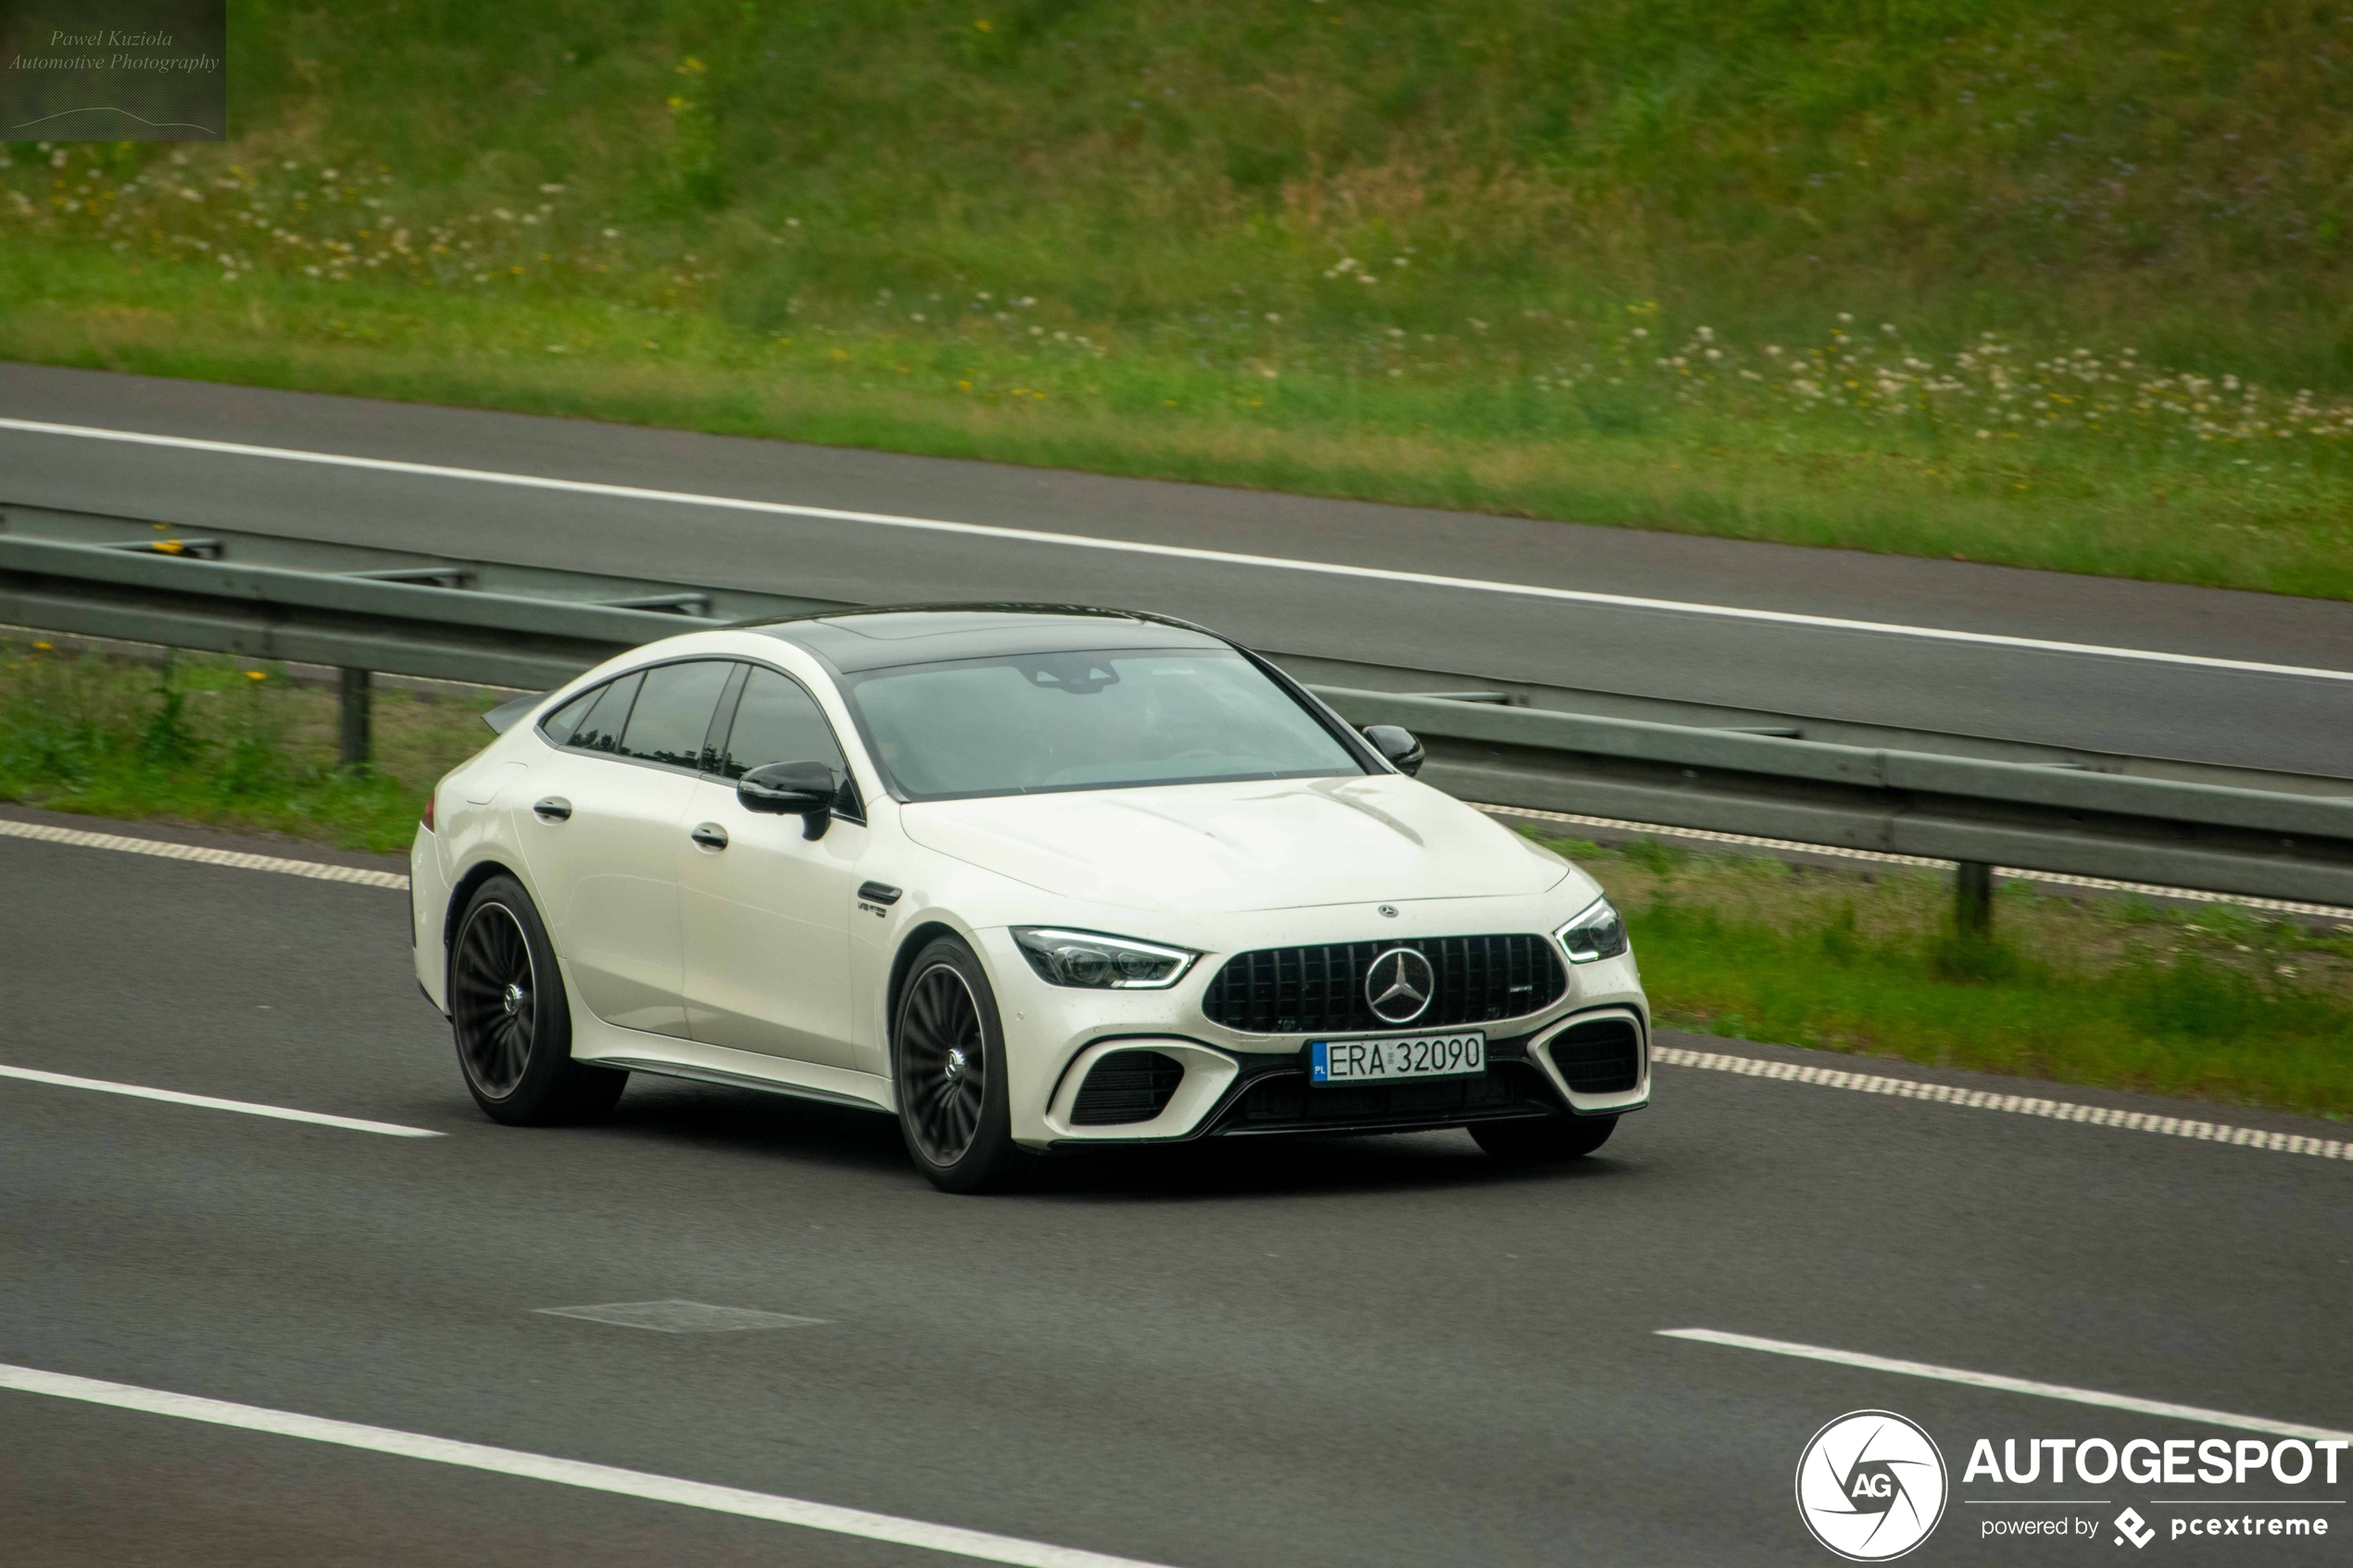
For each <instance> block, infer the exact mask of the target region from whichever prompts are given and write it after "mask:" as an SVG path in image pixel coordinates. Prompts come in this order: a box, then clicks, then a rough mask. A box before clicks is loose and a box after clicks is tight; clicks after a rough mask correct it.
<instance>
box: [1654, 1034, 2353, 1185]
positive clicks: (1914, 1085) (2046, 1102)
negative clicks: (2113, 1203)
mask: <svg viewBox="0 0 2353 1568" xmlns="http://www.w3.org/2000/svg"><path fill="white" fill-rule="evenodd" d="M1651 1058H1652V1060H1655V1061H1663V1062H1666V1063H1667V1065H1668V1066H1670V1067H1697V1068H1702V1069H1705V1071H1707V1072H1710V1073H1740V1074H1741V1075H1742V1076H1743V1077H1748V1078H1775V1079H1779V1080H1780V1081H1781V1082H1783V1083H1790V1084H1812V1085H1816V1086H1817V1087H1819V1088H1825V1089H1849V1090H1852V1091H1854V1092H1855V1093H1856V1094H1865V1095H1892V1096H1894V1098H1897V1099H1923V1100H1930V1101H1932V1102H1934V1103H1936V1104H1938V1105H1957V1106H1959V1107H1961V1108H1962V1109H1964V1110H2007V1111H2008V1112H2010V1113H2011V1114H2012V1115H2016V1116H2046V1117H2049V1118H2050V1119H2051V1120H2053V1121H2055V1122H2082V1123H2086V1124H2088V1125H2090V1126H2094V1127H2120V1128H2122V1129H2123V1130H2124V1131H2126V1132H2131V1133H2156V1134H2159V1135H2162V1136H2165V1137H2171V1138H2195V1139H2196V1140H2198V1141H2199V1142H2201V1143H2223V1144H2231V1145H2233V1146H2234V1147H2236V1148H2256V1149H2262V1150H2264V1151H2266V1152H2268V1153H2271V1154H2309V1155H2310V1156H2312V1157H2313V1158H2314V1159H2316V1160H2353V1144H2348V1143H2347V1142H2345V1141H2344V1140H2342V1139H2338V1138H2315V1137H2308V1136H2307V1135H2304V1134H2302V1133H2271V1132H2266V1131H2264V1130H2263V1129H2262V1128H2260V1127H2233V1126H2231V1125H2230V1124H2228V1123H2221V1122H2196V1121H2192V1120H2191V1119H2190V1118H2188V1117H2185V1116H2158V1115H2154V1114H2152V1113H2150V1112H2148V1111H2145V1110H2116V1109H2115V1108H2113V1107H2111V1106H2105V1105H2082V1104H2078V1103H2076V1102H2074V1101H2071V1100H2062V1099H2038V1098H2034V1097H2032V1096H2031V1095H2005V1094H1996V1093H1994V1091H1993V1090H1991V1089H1963V1088H1957V1087H1955V1086H1954V1085H1951V1084H1927V1083H1922V1082H1921V1081H1920V1080H1919V1079H1917V1078H1888V1077H1883V1076H1881V1074H1879V1073H1848V1072H1845V1071H1843V1070H1842V1069H1840V1068H1836V1067H1816V1066H1812V1065H1810V1064H1809V1065H1803V1066H1801V1065H1800V1064H1799V1063H1797V1062H1794V1061H1771V1060H1766V1059H1765V1058H1763V1057H1754V1056H1728V1055H1725V1054H1723V1053H1722V1052H1719V1051H1694V1050H1687V1049H1685V1048H1684V1047H1681V1046H1656V1045H1655V1046H1653V1047H1651Z"/></svg>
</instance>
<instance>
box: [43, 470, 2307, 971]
mask: <svg viewBox="0 0 2353 1568" xmlns="http://www.w3.org/2000/svg"><path fill="white" fill-rule="evenodd" d="M0 521H5V526H6V530H7V532H6V533H0V622H5V623H10V624H15V625H19V626H28V627H38V628H43V629H46V630H54V631H57V632H67V633H81V634H84V635H90V636H99V637H109V638H119V639H122V640H126V641H134V642H143V643H156V644H163V645H165V646H176V647H187V648H198V649H207V650H211V651H215V652H221V653H231V654H236V655H240V656H243V657H245V658H252V659H286V660H291V661H298V662H304V663H313V664H325V665H333V666H337V667H340V668H341V669H343V670H344V671H346V677H345V680H344V684H343V690H344V697H345V703H346V722H345V727H344V730H345V737H346V756H347V757H350V758H352V759H358V758H359V757H363V756H364V754H365V744H366V734H367V722H366V705H367V701H368V696H367V693H368V689H369V687H368V677H367V672H368V671H386V672H393V673H398V674H407V675H421V676H428V677H434V678H438V679H443V680H455V681H470V682H478V683H481V684H489V685H504V686H517V687H523V688H529V689H536V688H542V687H546V686H549V685H553V684H558V683H559V682H560V681H563V680H565V679H568V678H569V677H571V676H572V675H573V674H575V673H577V672H578V671H581V670H582V669H584V668H585V667H587V666H588V665H590V664H593V663H596V662H598V661H599V660H601V659H606V658H608V657H610V655H612V654H613V653H616V652H619V651H621V650H623V649H625V648H628V647H634V646H637V645H639V644H642V643H646V642H649V641H652V640H654V639H656V638H659V637H663V636H668V635H672V634H673V633H677V632H680V631H682V630H686V629H688V628H689V627H691V626H693V625H697V624H703V625H717V624H725V623H727V622H729V621H739V620H748V619H753V618H757V617H761V616H776V615H787V614H794V613H799V612H802V611H806V610H812V609H826V608H846V606H845V605H844V604H843V601H839V600H827V599H813V598H795V597H790V596H780V595H770V594H755V593H746V592H740V591H736V590H730V589H724V588H713V587H709V586H705V585H698V584H693V583H661V582H653V581H647V580H641V579H634V578H619V577H610V576H600V575H598V574H593V573H585V572H572V571H553V570H545V569H533V568H526V567H517V566H508V565H501V564H499V563H494V562H466V561H450V560H447V559H439V558H422V557H418V556H415V555H413V554H408V553H403V552H397V551H388V550H375V549H370V548H366V547H360V546H328V545H317V544H308V543H305V542H300V541H286V540H283V539H276V538H272V537H271V536H265V535H249V536H247V535H222V534H218V533H217V531H216V533H215V534H214V535H208V537H206V538H204V539H202V540H188V539H178V538H174V537H172V536H170V534H169V533H156V532H154V530H153V525H149V524H145V523H137V522H132V521H126V520H122V519H110V518H95V517H81V516H77V515H75V514H66V513H55V512H42V513H30V512H28V511H26V510H25V509H23V508H8V509H7V511H6V517H5V520H0ZM29 528H38V529H39V530H40V531H41V533H44V534H48V535H49V536H47V537H36V536H31V535H30V534H29V533H28V532H27V530H28V529H29ZM60 535H62V536H60ZM247 554H252V555H257V556H261V557H265V558H269V557H275V558H277V560H278V561H279V562H282V563H283V564H263V563H261V562H259V561H249V560H246V559H245V556H246V555H247ZM657 605H659V606H661V607H662V608H650V607H652V606H657ZM1273 657H1275V658H1276V659H1278V660H1283V659H1285V657H1286V656H1284V655H1282V654H1280V653H1276V654H1275V655H1274V656H1273ZM1297 663H1298V665H1299V666H1300V668H1299V670H1298V673H1300V674H1301V675H1302V678H1303V679H1305V680H1307V681H1308V682H1309V683H1310V689H1312V690H1315V692H1316V693H1317V695H1318V696H1321V697H1322V698H1323V699H1324V700H1325V701H1327V702H1328V703H1330V704H1331V705H1332V706H1333V707H1334V708H1335V709H1337V710H1338V711H1339V712H1340V714H1341V715H1342V716H1343V717H1345V718H1346V719H1347V720H1348V721H1350V722H1352V723H1358V724H1367V723H1394V724H1403V725H1404V726H1406V727H1407V728H1409V729H1411V730H1413V731H1414V732H1415V733H1416V734H1418V735H1420V736H1421V737H1423V740H1424V742H1425V744H1426V746H1428V753H1429V761H1428V766H1427V767H1426V768H1425V770H1424V772H1423V775H1422V776H1423V777H1424V778H1425V779H1427V780H1428V782H1430V783H1432V784H1437V785H1438V786H1439V787H1441V788H1443V789H1446V790H1448V791H1449V792H1450V793H1453V794H1455V795H1458V796H1462V797H1466V798H1470V799H1477V800H1480V801H1485V802H1489V803H1491V804H1495V805H1501V806H1519V807H1525V808H1530V809H1540V810H1552V811H1568V812H1575V813H1579V814H1585V815H1592V816H1601V817H1609V818H1615V819H1620V820H1626V821H1638V822H1660V823H1666V824H1668V825H1672V826H1678V827H1689V828H1696V829H1702V830H1706V831H1712V832H1722V833H1737V834H1756V835H1760V836H1766V837H1772V838H1782V839H1794V840H1798V841H1801V842H1804V843H1810V844H1822V845H1831V846H1837V847H1847V848H1856V849H1870V850H1879V851H1885V852H1889V853H1894V854H1905V855H1919V856H1924V857H1930V858H1933V859H1949V860H1954V861H1957V862H1960V863H1961V864H1962V867H1963V872H1962V875H1961V878H1960V881H1959V884H1958V885H1959V887H1960V890H1961V895H1962V896H1961V902H1960V916H1961V919H1962V922H1963V923H1964V924H1965V925H1978V924H1980V923H1982V922H1983V921H1984V920H1986V919H1988V918H1989V917H1990V910H1989V909H1987V907H1986V900H1985V890H1986V888H1987V886H1988V885H1989V884H1988V882H1987V879H1986V877H1985V875H1984V870H1983V869H1984V868H1985V867H1986V866H1988V865H1993V864H1999V865H2003V866H2011V867H2018V868H2021V869H2026V870H2032V871H2044V872H2060V873H2065V874H2073V875H2085V876H2096V877H2108V878H2115V879H2118V880H2121V881H2131V882H2145V883H2152V884H2161V885H2167V886H2177V887H2185V888H2199V889H2205V890H2209V891H2213V892H2219V893H2236V894H2243V895H2252V896H2255V897H2270V898H2283V899H2294V900H2299V901H2311V902H2317V903H2326V904H2333V905H2340V906H2353V781H2344V780H2333V779H2321V778H2312V777H2307V776H2301V775H2273V774H2266V773H2263V772H2260V771H2256V770H2229V769H2219V768H2184V767H2183V766H2181V765H2177V764H2168V763H2165V762H2164V761H2163V760H2162V759H2137V758H2118V757H2106V758H2103V757H2100V756H2097V755H2095V754H2083V753H2057V752H2055V751H2053V750H2051V748H2039V751H2038V748H2035V747H2031V746H2012V745H2007V744H2002V745H1993V744H1992V743H1984V742H1975V741H1971V740H1970V739H1969V737H1960V736H1940V735H1930V734H1919V733H1907V732H1894V734H1896V735H1897V737H1898V738H1904V739H1910V740H1914V741H1916V742H1917V743H1919V744H1917V745H1914V746H1868V745H1849V744H1839V743H1836V742H1828V741H1823V740H1818V739H1808V738H1801V735H1800V731H1801V729H1802V728H1805V727H1807V726H1806V725H1803V724H1801V723H1798V722H1788V721H1782V722H1775V721H1770V719H1771V716H1765V719H1766V721H1756V722H1746V723H1737V724H1729V725H1728V724H1723V723H1720V722H1719V723H1714V724H1699V723H1692V722H1688V721H1687V722H1661V721H1655V720H1651V719H1642V718H1629V717H1623V716H1620V715H1618V714H1610V713H1592V712H1585V713H1580V712H1572V711H1560V710H1554V709H1551V708H1536V707H1531V706H1521V705H1520V704H1523V703H1527V702H1529V701H1530V700H1531V698H1530V696H1529V692H1527V691H1526V690H1522V691H1518V692H1514V691H1510V690H1501V691H1499V690H1491V689H1486V684H1484V683H1478V682H1477V681H1472V680H1466V679H1465V678H1463V677H1460V676H1455V677H1452V678H1451V679H1450V678H1449V677H1446V676H1444V675H1443V674H1441V673H1439V672H1430V671H1394V670H1383V669H1381V668H1380V667H1368V666H1361V665H1358V666H1349V667H1347V670H1348V671H1349V672H1351V673H1352V674H1356V675H1358V676H1360V677H1361V676H1363V675H1366V674H1369V675H1376V676H1380V677H1384V678H1385V679H1384V684H1389V682H1390V680H1393V681H1395V682H1397V683H1398V684H1405V685H1407V686H1409V687H1410V686H1412V685H1416V684H1434V685H1435V686H1436V690H1435V691H1430V692H1415V691H1412V690H1410V689H1409V690H1404V691H1399V690H1371V689H1365V687H1363V686H1359V685H1353V684H1352V685H1340V684H1329V683H1328V682H1327V680H1319V679H1318V678H1317V677H1318V676H1319V675H1328V674H1329V673H1336V672H1339V671H1334V670H1330V669H1328V668H1324V669H1319V668H1317V666H1318V665H1319V663H1322V664H1325V665H1327V666H1328V661H1318V660H1315V659H1300V660H1298V661H1297ZM1539 695H1541V696H1544V697H1545V699H1546V700H1547V701H1548V702H1559V701H1565V700H1574V698H1575V696H1576V695H1577V694H1564V693H1560V692H1557V691H1554V692H1548V693H1543V694H1539ZM1614 700H1615V701H1616V702H1617V706H1619V707H1621V708H1622V707H1623V705H1624V702H1625V701H1626V700H1628V699H1614ZM1658 706H1660V707H1665V708H1669V709H1671V708H1673V707H1674V706H1675V705H1664V704H1662V705H1658ZM355 714H356V717H355ZM1739 717H1746V718H1756V717H1757V716H1739ZM1850 728H1852V727H1850ZM1883 733H1884V732H1883ZM355 741H356V743H357V744H356V745H355V744H354V742H355ZM1989 746H1991V748H1992V749H1995V750H1997V751H1998V752H2002V753H2007V754H2008V755H1995V756H1986V755H1973V754H1971V753H1972V752H1980V753H1982V752H1983V751H1985V750H1987V749H1989ZM2168 773H2171V774H2174V775H2177V776H2164V775H2166V774H2168ZM2185 773H2186V774H2189V775H2191V776H2178V775H2182V774H2185ZM2217 777H2220V778H2225V779H2228V780H2230V781H2231V782H2227V783H2216V782H2210V781H2211V780H2212V779H2214V778H2217Z"/></svg>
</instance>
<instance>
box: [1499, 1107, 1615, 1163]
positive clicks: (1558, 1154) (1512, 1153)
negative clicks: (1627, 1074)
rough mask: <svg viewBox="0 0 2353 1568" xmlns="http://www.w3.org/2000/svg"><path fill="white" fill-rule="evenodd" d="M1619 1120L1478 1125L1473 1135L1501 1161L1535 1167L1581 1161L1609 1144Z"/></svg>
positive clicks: (1557, 1118)
mask: <svg viewBox="0 0 2353 1568" xmlns="http://www.w3.org/2000/svg"><path fill="white" fill-rule="evenodd" d="M1616 1131H1617V1117H1615V1116H1545V1117H1541V1118H1532V1119H1530V1120H1528V1121H1525V1122H1477V1123H1472V1124H1471V1130H1470V1135H1471V1136H1472V1137H1474V1138H1477V1139H1478V1147H1479V1148H1483V1149H1485V1150H1486V1151H1487V1152H1488V1153H1489V1154H1491V1155H1492V1156H1494V1157H1495V1158H1496V1159H1498V1160H1510V1161H1513V1162H1514V1163H1516V1164H1521V1165H1533V1164H1540V1163H1543V1162H1546V1161H1550V1160H1580V1159H1582V1158H1584V1157H1585V1156H1586V1155H1588V1154H1591V1153H1592V1152H1593V1150H1595V1149H1597V1148H1601V1147H1602V1145H1604V1144H1605V1143H1607V1142H1609V1135H1610V1134H1612V1133H1614V1132H1616Z"/></svg>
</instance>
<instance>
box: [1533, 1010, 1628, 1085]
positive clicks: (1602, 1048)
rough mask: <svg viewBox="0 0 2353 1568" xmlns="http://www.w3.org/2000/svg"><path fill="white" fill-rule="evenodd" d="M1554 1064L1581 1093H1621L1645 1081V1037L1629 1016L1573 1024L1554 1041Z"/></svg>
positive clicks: (1569, 1083)
mask: <svg viewBox="0 0 2353 1568" xmlns="http://www.w3.org/2000/svg"><path fill="white" fill-rule="evenodd" d="M1552 1051H1553V1065H1554V1067H1557V1068H1559V1069H1560V1070H1561V1076H1562V1077H1563V1078H1566V1079H1567V1080H1568V1086H1569V1088H1570V1089H1571V1090H1572V1091H1574V1092H1575V1093H1578V1094H1580V1095H1622V1094H1624V1093H1625V1092H1626V1091H1627V1090H1629V1089H1630V1088H1632V1087H1633V1086H1634V1085H1637V1084H1639V1083H1641V1082H1642V1032H1641V1031H1640V1030H1638V1029H1636V1028H1635V1027H1634V1021H1633V1020H1632V1019H1629V1018H1597V1019H1595V1020H1593V1022H1591V1023H1573V1024H1571V1025H1569V1027H1568V1029H1567V1031H1566V1032H1565V1033H1563V1034H1562V1035H1561V1037H1560V1038H1559V1039H1557V1040H1554V1042H1553V1046H1552Z"/></svg>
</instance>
